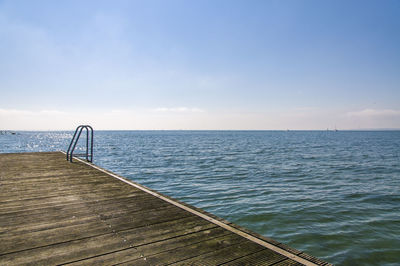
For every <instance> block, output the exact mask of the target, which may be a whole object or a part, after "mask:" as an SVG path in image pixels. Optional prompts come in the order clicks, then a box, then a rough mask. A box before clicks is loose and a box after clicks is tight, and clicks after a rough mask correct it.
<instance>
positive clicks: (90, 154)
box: [67, 125, 93, 163]
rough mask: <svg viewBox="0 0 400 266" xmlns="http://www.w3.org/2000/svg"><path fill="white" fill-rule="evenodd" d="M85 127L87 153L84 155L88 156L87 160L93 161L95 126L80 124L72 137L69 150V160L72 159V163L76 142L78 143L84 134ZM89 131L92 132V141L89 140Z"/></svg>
mask: <svg viewBox="0 0 400 266" xmlns="http://www.w3.org/2000/svg"><path fill="white" fill-rule="evenodd" d="M83 129H86V154H84V155H85V157H86V161H88V162H93V128H92V127H91V126H89V125H80V126H78V127H77V128H76V130H75V133H74V136H73V137H72V139H71V142H70V144H69V147H68V150H67V161H70V162H71V163H72V157H73V154H74V150H75V147H76V144H78V140H79V137H80V136H81V134H82V130H83ZM78 132H79V133H78ZM89 132H90V141H89ZM89 142H90V152H89Z"/></svg>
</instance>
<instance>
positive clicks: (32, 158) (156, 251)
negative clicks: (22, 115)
mask: <svg viewBox="0 0 400 266" xmlns="http://www.w3.org/2000/svg"><path fill="white" fill-rule="evenodd" d="M0 192H1V193H0V265H26V264H32V265H55V264H57V265H59V264H73V265H75V264H76V265H81V264H83V265H85V264H86V265H111V264H122V265H167V264H174V265H220V264H227V265H327V263H326V262H324V261H321V260H319V259H317V258H314V257H312V256H309V255H307V254H304V253H302V252H300V251H298V250H295V249H292V248H290V247H287V246H285V245H283V244H281V243H279V242H276V241H274V240H272V239H269V238H266V237H263V236H260V235H258V234H255V233H253V232H249V231H248V230H246V229H244V228H241V227H239V226H237V225H234V224H232V223H229V222H228V221H225V220H223V219H221V218H218V217H215V216H213V215H211V214H208V213H206V212H205V211H203V210H200V209H197V208H195V207H192V206H189V205H187V204H184V203H182V202H178V201H177V200H174V199H171V198H169V197H167V196H164V195H162V194H160V193H158V192H156V191H153V190H150V189H148V188H146V187H144V186H141V185H139V184H136V183H134V182H132V181H129V180H127V179H124V178H122V177H120V176H118V175H116V174H113V173H111V172H108V171H106V170H104V169H101V168H99V167H97V166H95V165H92V164H89V163H86V162H83V161H80V160H74V162H73V163H69V162H67V161H66V160H65V155H64V154H63V153H61V152H48V153H19V154H0Z"/></svg>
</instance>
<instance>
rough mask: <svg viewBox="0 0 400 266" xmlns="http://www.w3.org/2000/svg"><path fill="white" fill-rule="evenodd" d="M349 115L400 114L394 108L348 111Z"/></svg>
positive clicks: (381, 115)
mask: <svg viewBox="0 0 400 266" xmlns="http://www.w3.org/2000/svg"><path fill="white" fill-rule="evenodd" d="M347 116H350V117H388V116H391V117H392V116H400V110H395V109H364V110H361V111H356V112H348V113H347Z"/></svg>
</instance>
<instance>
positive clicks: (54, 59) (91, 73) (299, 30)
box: [0, 0, 400, 130]
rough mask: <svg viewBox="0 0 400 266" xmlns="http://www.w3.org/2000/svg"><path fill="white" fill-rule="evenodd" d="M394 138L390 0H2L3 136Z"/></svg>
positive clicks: (395, 28)
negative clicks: (280, 133) (256, 133)
mask: <svg viewBox="0 0 400 266" xmlns="http://www.w3.org/2000/svg"><path fill="white" fill-rule="evenodd" d="M79 124H90V125H92V126H93V127H94V128H95V129H132V130H149V129H150V130H153V129H157V130H158V129H160V130H169V129H173V130H181V129H189V130H286V129H290V130H296V129H298V130H318V129H322V130H325V129H327V128H329V129H334V128H335V127H336V128H337V129H339V130H346V129H383V128H385V129H387V128H391V129H394V128H397V129H400V1H397V0H376V1H369V0H359V1H355V0H342V1H341V0H326V1H320V0H292V1H290V0H277V1H272V0H262V1H256V0H250V1H249V0H245V1H235V0H212V1H207V0H194V1H191V0H185V1H183V0H182V1H175V0H160V1H153V0H146V1H134V0H132V1H121V0H115V1H99V0H97V1H73V0H70V1H64V0H63V1H43V0H37V1H28V0H27V1H23V0H12V1H2V0H0V130H5V129H9V130H65V129H67V130H72V129H74V128H75V127H76V126H78V125H79Z"/></svg>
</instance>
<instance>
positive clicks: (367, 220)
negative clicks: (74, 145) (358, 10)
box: [0, 130, 400, 265]
mask: <svg viewBox="0 0 400 266" xmlns="http://www.w3.org/2000/svg"><path fill="white" fill-rule="evenodd" d="M72 135H73V132H72V131H55V132H50V131H49V132H43V131H40V132H29V131H17V132H9V131H7V132H4V131H2V132H0V153H14V152H40V151H57V150H63V151H66V150H67V148H68V145H69V142H70V140H71V138H72ZM78 147H79V149H82V148H83V147H84V144H83V143H80V144H78ZM93 162H94V163H95V164H96V165H99V166H101V167H103V168H106V169H108V170H111V171H113V172H115V173H117V174H119V175H122V176H124V177H126V178H128V179H131V180H133V181H135V182H137V183H140V184H142V185H145V186H147V187H149V188H151V189H155V190H157V191H159V192H161V193H163V194H166V195H168V196H171V197H173V198H176V199H178V200H181V201H183V202H185V203H188V204H191V205H194V206H196V207H199V208H202V209H204V210H206V211H208V212H210V213H212V214H215V215H217V216H220V217H222V218H225V219H227V220H229V221H230V222H233V223H236V224H239V225H241V226H244V227H246V228H248V229H250V230H252V231H255V232H257V233H259V234H262V235H264V236H267V237H270V238H273V239H275V240H277V241H280V242H282V243H285V244H287V245H289V246H291V247H294V248H296V249H299V250H301V251H304V252H306V253H308V254H311V255H313V256H316V257H318V258H321V259H323V260H326V261H327V262H330V263H333V264H336V265H400V131H181V130H179V131H95V132H94V161H93ZM0 171H1V169H0Z"/></svg>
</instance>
